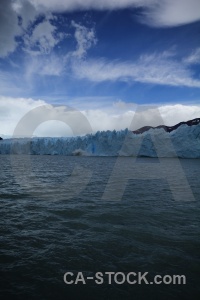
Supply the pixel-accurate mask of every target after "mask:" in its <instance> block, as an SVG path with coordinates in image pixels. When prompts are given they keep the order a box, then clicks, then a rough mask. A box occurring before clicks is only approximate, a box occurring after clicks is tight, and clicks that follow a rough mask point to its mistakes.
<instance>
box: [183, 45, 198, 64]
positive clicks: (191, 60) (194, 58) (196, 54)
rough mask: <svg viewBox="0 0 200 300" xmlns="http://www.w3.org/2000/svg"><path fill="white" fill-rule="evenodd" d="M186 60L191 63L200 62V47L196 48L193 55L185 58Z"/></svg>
mask: <svg viewBox="0 0 200 300" xmlns="http://www.w3.org/2000/svg"><path fill="white" fill-rule="evenodd" d="M184 62H185V63H187V64H190V65H193V64H194V65H196V64H200V48H198V49H196V50H194V51H193V52H192V54H191V55H189V56H188V57H186V59H184Z"/></svg>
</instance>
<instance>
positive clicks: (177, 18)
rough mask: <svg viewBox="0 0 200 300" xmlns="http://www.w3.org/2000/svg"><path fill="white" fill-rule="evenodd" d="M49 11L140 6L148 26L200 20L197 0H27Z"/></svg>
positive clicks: (114, 8)
mask: <svg viewBox="0 0 200 300" xmlns="http://www.w3.org/2000/svg"><path fill="white" fill-rule="evenodd" d="M29 1H31V3H32V4H33V5H34V6H35V7H36V8H37V9H43V10H44V9H48V10H51V11H76V10H90V9H95V10H116V9H124V8H134V7H140V8H142V9H143V14H142V16H141V17H140V21H142V22H143V23H146V24H148V25H150V26H159V27H160V26H161V27H165V26H179V25H184V24H189V23H192V22H195V21H199V20H200V1H199V0H110V1H108V0H101V1H99V0H85V1H81V0H67V1H63V0H29Z"/></svg>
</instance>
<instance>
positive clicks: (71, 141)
mask: <svg viewBox="0 0 200 300" xmlns="http://www.w3.org/2000/svg"><path fill="white" fill-rule="evenodd" d="M0 154H32V155H34V154H35V155H84V156H118V155H120V156H141V157H177V156H178V157H180V158H200V124H198V125H193V126H188V125H186V124H184V125H181V126H180V127H178V128H177V129H176V130H174V131H172V132H170V133H169V132H166V131H165V130H164V129H163V128H159V129H150V130H148V131H145V132H143V133H141V134H134V133H133V132H132V131H128V129H126V130H122V131H115V130H114V131H104V132H97V133H95V134H88V135H85V136H79V137H70V138H66V137H62V138H31V139H27V138H18V139H6V140H1V141H0Z"/></svg>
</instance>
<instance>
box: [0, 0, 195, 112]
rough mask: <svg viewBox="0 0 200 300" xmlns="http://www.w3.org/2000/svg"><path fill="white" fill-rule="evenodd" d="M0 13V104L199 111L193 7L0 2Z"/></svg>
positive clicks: (134, 0)
mask: <svg viewBox="0 0 200 300" xmlns="http://www.w3.org/2000/svg"><path fill="white" fill-rule="evenodd" d="M0 14H1V16H0V44H1V46H0V95H1V97H3V98H1V102H2V101H4V102H5V99H11V100H10V101H12V99H16V102H18V103H21V101H22V100H19V99H22V98H23V99H31V100H30V101H36V102H37V101H38V100H39V101H44V102H45V103H50V104H54V105H60V104H66V105H68V104H70V105H72V106H73V105H74V106H77V107H79V108H80V109H81V108H82V109H96V108H103V107H104V108H105V107H107V106H109V105H111V104H112V105H113V103H119V104H120V105H118V107H122V106H121V103H123V105H124V104H127V105H128V106H129V105H130V104H131V103H136V104H138V105H141V104H148V105H149V104H157V105H159V106H161V105H177V104H181V105H199V104H200V39H199V35H200V1H199V0H174V1H172V0H160V1H158V0H149V1H147V0H112V1H106V0H102V1H95V0H85V1H78V0H66V1H64V0H49V1H47V0H13V1H11V0H1V2H0ZM6 97H7V98H6ZM2 99H4V100H2ZM17 99H18V100H17ZM23 101H26V100H23ZM23 101H22V102H23ZM27 101H28V100H27ZM30 101H29V102H30ZM8 102H9V101H8ZM4 104H5V103H4ZM115 107H116V106H115ZM0 111H1V110H0Z"/></svg>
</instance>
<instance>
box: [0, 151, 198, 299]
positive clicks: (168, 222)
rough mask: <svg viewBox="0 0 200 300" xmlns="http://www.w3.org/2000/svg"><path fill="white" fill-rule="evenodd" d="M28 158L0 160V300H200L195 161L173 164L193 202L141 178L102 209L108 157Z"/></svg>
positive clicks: (162, 183) (110, 160)
mask: <svg viewBox="0 0 200 300" xmlns="http://www.w3.org/2000/svg"><path fill="white" fill-rule="evenodd" d="M27 159H28V158H27V157H25V156H15V157H14V159H12V160H11V157H10V156H9V155H7V156H4V155H1V156H0V168H1V171H0V211H1V219H0V230H1V237H0V271H1V279H0V285H1V295H0V296H1V299H159V300H160V299H161V300H162V299H200V298H199V297H200V238H199V237H200V176H199V174H200V173H199V171H200V160H197V159H193V160H192V159H184V160H181V161H180V162H181V166H182V168H183V170H184V174H185V175H186V177H187V180H188V182H189V185H190V187H191V189H192V192H193V194H194V198H195V200H196V201H191V199H188V201H186V202H184V201H175V200H174V198H173V194H172V192H171V190H170V186H169V184H168V182H167V180H165V179H160V180H159V179H152V180H147V179H145V178H144V179H141V178H140V179H138V180H137V179H133V180H129V182H128V184H127V185H126V189H125V192H124V195H123V198H122V200H121V201H103V200H102V199H101V198H102V195H103V192H104V189H105V187H106V184H107V182H108V179H109V177H110V175H111V172H112V170H113V167H114V164H115V162H116V158H113V157H65V156H32V157H31V158H30V160H31V161H30V164H29V163H27ZM121 159H122V161H123V160H124V161H126V163H127V161H128V162H129V161H130V164H131V163H132V161H133V158H121ZM168 161H169V163H172V165H173V160H172V159H168ZM143 162H148V163H152V165H153V163H157V160H156V159H148V158H146V159H143V160H141V161H139V162H138V163H140V165H141V168H142V164H143ZM75 166H79V167H78V168H77V169H75V170H74V171H73V169H74V167H75ZM172 171H173V170H172ZM72 172H73V173H72ZM88 172H89V173H88ZM172 173H173V172H172ZM88 174H89V175H88ZM90 176H91V177H90ZM88 178H89V179H88ZM68 180H71V181H68ZM177 182H178V178H177ZM69 183H70V184H69ZM83 183H84V184H83ZM177 184H178V188H179V189H181V188H182V186H181V184H180V181H179V182H178V183H177ZM81 189H82V190H81ZM68 271H71V272H73V273H74V274H77V273H78V272H80V271H81V272H83V274H84V276H85V277H87V276H94V275H95V273H96V272H124V274H127V273H129V272H142V273H143V272H149V274H148V276H147V278H150V279H152V278H153V277H154V276H155V275H157V274H159V275H161V276H164V275H166V274H168V275H173V274H175V275H176V274H177V275H185V276H186V285H183V284H182V285H178V284H176V285H173V284H168V285H164V284H160V285H155V284H149V285H147V284H145V283H144V282H143V283H142V284H140V285H138V284H133V285H130V284H128V283H124V284H121V285H119V284H116V283H114V282H113V283H112V284H110V285H109V284H108V280H107V277H106V275H105V276H104V283H103V284H99V285H98V284H96V283H95V282H94V281H93V280H86V284H85V285H84V284H82V283H81V282H79V283H78V284H76V285H75V284H72V285H67V284H65V283H64V281H63V275H64V273H66V272H68ZM75 278H76V277H75ZM69 279H70V278H69Z"/></svg>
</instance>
